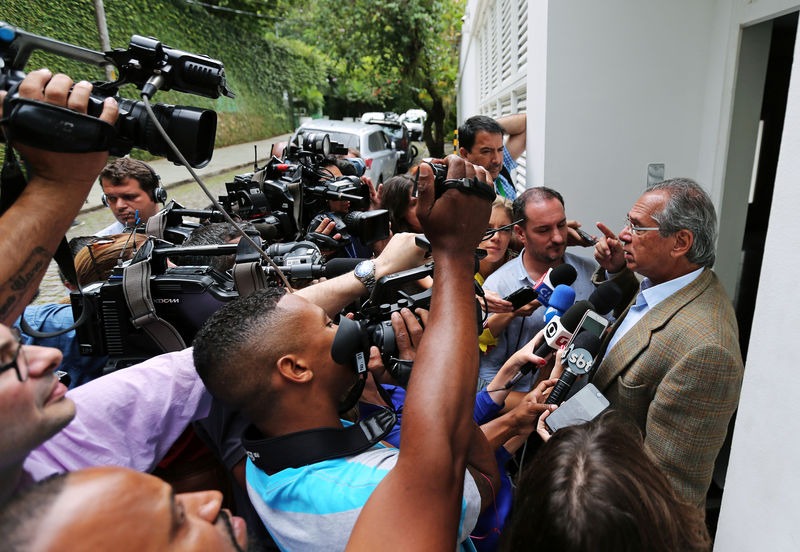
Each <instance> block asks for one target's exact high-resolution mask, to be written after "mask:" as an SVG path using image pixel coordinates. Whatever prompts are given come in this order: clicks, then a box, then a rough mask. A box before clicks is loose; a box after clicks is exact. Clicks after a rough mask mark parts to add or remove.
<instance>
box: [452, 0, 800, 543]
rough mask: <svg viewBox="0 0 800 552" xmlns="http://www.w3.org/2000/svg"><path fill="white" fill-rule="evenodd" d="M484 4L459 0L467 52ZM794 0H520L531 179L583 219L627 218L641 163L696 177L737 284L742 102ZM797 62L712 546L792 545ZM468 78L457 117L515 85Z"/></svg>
mask: <svg viewBox="0 0 800 552" xmlns="http://www.w3.org/2000/svg"><path fill="white" fill-rule="evenodd" d="M494 5H496V3H495V2H494V1H493V0H470V2H469V6H470V8H469V9H470V12H469V14H468V20H469V22H470V24H471V25H472V27H471V31H470V32H471V38H470V40H471V41H473V44H472V46H471V48H472V50H471V52H474V51H475V50H479V49H480V48H479V47H477V46H476V44H475V42H474V41H476V40H477V38H476V37H478V36H481V34H482V31H484V30H485V29H484V27H483V26H484V25H486V24H487V23H486V22H487V21H492V19H491V17H487V16H485V15H483V14H486V13H489V12H491V7H492V6H494ZM798 9H800V2H799V1H798V0H670V1H669V2H666V1H662V0H606V1H604V2H597V1H595V0H554V1H550V0H529V2H528V8H527V29H528V37H527V45H526V63H525V67H523V68H522V70H523V71H525V74H524V75H522V74H518V75H517V76H516V77H515V79H517V78H522V77H524V78H525V80H526V89H527V90H526V92H525V94H526V106H527V112H528V147H527V158H528V167H527V185H529V186H534V185H542V184H544V185H548V186H552V187H554V188H556V189H559V190H560V191H562V192H563V193H564V195H565V198H566V201H567V216H568V217H569V218H576V219H578V220H580V221H581V222H583V223H584V227H587V228H593V223H594V222H595V221H598V220H601V221H604V222H607V223H610V224H611V225H612V227H619V226H621V220H622V217H623V216H624V214H625V213H626V212H627V210H628V209H629V208H630V206H631V205H632V203H633V202H634V201H635V199H636V198H637V197H638V196H639V195H640V193H641V191H642V190H643V189H644V186H645V184H646V175H647V172H646V170H647V164H648V163H665V177H667V178H669V177H675V176H689V177H693V178H695V179H697V180H698V181H699V182H700V183H701V184H702V185H703V186H704V187H705V188H706V189H707V190H708V191H709V193H710V195H711V197H712V199H713V200H714V203H715V205H716V207H717V210H718V213H719V217H720V230H721V232H720V238H719V242H718V252H719V256H718V261H717V266H716V270H717V272H718V273H719V275H720V277H721V279H722V280H723V282H724V284H725V285H726V288H727V289H728V292H729V293H732V292H733V290H734V286H735V284H736V275H737V273H738V269H739V251H740V249H741V243H742V236H743V232H744V214H745V213H746V199H745V198H746V197H747V189H746V187H747V184H749V180H750V172H751V166H752V156H753V153H754V144H755V139H754V134H753V133H755V131H756V128H757V119H756V118H754V116H753V114H752V112H751V113H749V114H748V109H751V108H752V107H753V106H758V105H760V97H759V93H760V92H759V86H761V87H762V88H763V80H762V81H760V82H762V84H761V85H759V84H758V83H759V80H758V79H763V67H762V68H761V69H759V64H760V63H761V61H763V56H764V55H765V53H766V52H767V46H768V44H767V42H768V39H769V34H768V32H764V29H763V28H762V29H758V28H756V27H754V26H755V25H758V24H760V23H762V22H766V21H769V20H770V19H772V18H775V17H778V16H781V15H785V14H786V13H789V12H791V11H796V10H798ZM767 30H768V29H767ZM465 42H469V41H467V40H465ZM798 45H800V40H799V41H798V43H796V48H798ZM462 47H463V44H462ZM518 48H519V46H518ZM742 51H745V52H749V53H748V54H747V55H745V56H744V57H743V59H742V60H741V63H740V52H742ZM798 52H800V50H797V49H796V51H795V67H796V66H797V63H798V61H800V53H798ZM748 56H749V57H748ZM464 61H465V63H469V64H473V66H472V67H470V68H467V67H462V69H461V71H462V75H465V74H468V72H469V71H474V72H477V73H478V74H483V73H484V67H485V66H486V65H488V64H491V63H494V62H495V58H494V57H492V56H490V55H484V57H483V58H481V57H479V56H477V55H473V54H470V57H469V58H468V59H465V60H464ZM489 75H493V73H491V72H490V73H489ZM793 75H794V78H793V80H792V86H791V89H790V97H789V103H788V106H787V107H788V110H787V114H786V120H785V127H784V137H783V142H782V146H781V159H780V164H779V169H778V175H777V177H776V182H775V191H774V196H773V203H772V205H773V206H772V213H771V216H770V226H769V233H768V236H767V243H766V246H765V247H766V249H765V255H764V264H763V267H762V272H761V282H760V286H759V294H758V303H757V305H756V311H755V318H754V321H753V333H752V337H751V343H750V348H749V354H748V362H747V365H746V369H745V382H744V387H743V391H742V398H741V402H740V410H739V413H738V416H737V425H736V430H735V433H734V438H733V449H732V454H731V462H730V468H729V472H728V477H727V481H726V487H725V494H724V497H723V504H722V512H721V518H720V523H719V528H718V533H717V542H716V546H715V550H717V551H728V550H736V551H738V550H742V551H744V550H759V551H760V550H800V526H798V524H797V523H796V520H797V518H798V513H800V476H798V472H797V470H795V469H794V464H795V463H796V462H797V460H798V459H800V439H798V438H796V434H797V431H796V429H797V428H798V423H797V421H796V420H798V418H799V417H800V400H798V397H800V378H798V377H796V376H795V375H794V372H793V371H792V368H793V367H794V362H793V360H794V359H793V358H792V356H791V353H790V351H789V350H787V349H789V348H787V347H784V346H783V344H784V343H791V342H792V340H793V338H796V334H797V330H796V328H798V327H800V320H799V318H800V315H798V312H800V295H798V294H797V293H795V292H793V291H792V290H793V289H794V287H795V286H793V285H792V284H793V282H791V281H789V278H790V277H793V276H795V275H796V274H798V273H799V272H800V266H798V265H800V255H798V253H797V252H796V251H797V236H798V235H800V228H799V227H800V220H798V217H797V209H798V206H800V187H798V185H797V183H798V182H800V178H799V177H800V70H797V69H795V70H794V71H793ZM484 78H486V77H484ZM489 82H490V83H491V82H494V81H489ZM515 83H516V80H515ZM464 87H465V80H464V79H463V78H462V80H461V82H460V90H461V94H460V95H461V97H460V104H459V105H460V112H459V121H462V120H463V119H464V118H466V117H467V116H469V115H472V114H474V113H478V112H482V113H486V114H489V115H495V114H498V111H497V109H496V108H497V99H498V98H500V97H501V96H502V95H503V94H507V93H508V92H509V90H508V87H507V86H505V85H503V84H502V83H497V82H495V83H494V85H493V86H489V87H488V88H486V81H484V88H481V89H480V90H479V93H478V94H471V93H464ZM737 95H738V98H737ZM493 102H494V103H493ZM493 110H494V111H493ZM751 111H752V109H751ZM584 253H585V254H590V251H588V250H584ZM768 347H769V350H767V348H768ZM776 349H777V351H776Z"/></svg>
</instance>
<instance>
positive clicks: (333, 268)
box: [264, 257, 364, 280]
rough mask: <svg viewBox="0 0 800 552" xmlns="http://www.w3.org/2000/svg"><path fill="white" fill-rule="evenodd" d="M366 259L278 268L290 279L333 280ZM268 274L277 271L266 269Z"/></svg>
mask: <svg viewBox="0 0 800 552" xmlns="http://www.w3.org/2000/svg"><path fill="white" fill-rule="evenodd" d="M363 260H364V259H350V258H344V257H343V258H336V259H331V260H329V261H328V262H326V263H325V264H308V263H297V264H292V265H287V266H281V267H278V268H280V269H281V272H283V273H284V274H286V276H287V277H288V278H296V279H298V280H306V279H307V280H311V279H314V278H322V277H325V278H333V277H334V276H341V275H342V274H347V273H348V272H351V271H352V270H354V269H355V267H356V265H357V264H358V263H360V262H361V261H363ZM264 269H265V270H266V271H267V273H268V274H272V272H273V271H274V270H275V269H273V268H272V267H271V266H267V267H264Z"/></svg>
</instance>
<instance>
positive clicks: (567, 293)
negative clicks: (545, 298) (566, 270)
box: [544, 284, 575, 324]
mask: <svg viewBox="0 0 800 552" xmlns="http://www.w3.org/2000/svg"><path fill="white" fill-rule="evenodd" d="M574 302H575V290H574V289H572V288H571V287H569V286H567V285H564V284H558V285H557V286H556V288H555V289H554V290H553V294H552V295H551V296H550V301H549V303H550V306H549V307H547V310H545V311H544V322H545V324H546V323H548V322H550V320H552V319H553V317H554V316H562V315H563V314H564V313H565V312H566V311H567V309H568V308H570V307H571V306H572V304H573V303H574Z"/></svg>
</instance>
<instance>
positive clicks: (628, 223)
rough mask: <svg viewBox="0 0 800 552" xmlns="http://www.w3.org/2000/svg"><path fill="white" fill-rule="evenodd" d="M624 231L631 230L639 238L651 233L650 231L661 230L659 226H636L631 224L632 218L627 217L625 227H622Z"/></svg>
mask: <svg viewBox="0 0 800 552" xmlns="http://www.w3.org/2000/svg"><path fill="white" fill-rule="evenodd" d="M622 228H623V230H624V229H625V228H630V229H631V232H633V233H634V234H636V235H637V236H641V235H642V234H644V233H645V232H649V231H650V230H661V228H659V227H658V226H634V225H633V223H632V222H631V217H629V216H627V215H626V216H625V226H623V227H622Z"/></svg>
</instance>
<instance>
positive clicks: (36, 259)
mask: <svg viewBox="0 0 800 552" xmlns="http://www.w3.org/2000/svg"><path fill="white" fill-rule="evenodd" d="M52 256H53V255H52V254H51V253H50V252H49V251H47V250H46V249H45V248H43V247H38V246H37V247H35V248H34V249H33V251H31V254H30V256H28V258H27V259H26V260H25V262H24V263H23V264H22V266H21V267H20V269H19V270H18V271H17V272H16V273H15V274H13V275H11V277H10V278H9V279H8V280H6V281H5V282H3V283H2V284H1V285H0V301H2V304H0V318H2V319H5V318H6V317H7V316H9V314H10V313H12V312H13V311H14V310H15V309H17V308H18V307H19V303H20V302H21V301H22V300H23V298H24V297H25V295H26V294H25V292H26V290H28V289H30V287H31V285H36V284H38V283H39V281H40V280H41V278H42V275H43V274H44V272H45V271H46V270H47V266H48V265H49V263H50V259H51V258H52ZM15 318H16V316H15Z"/></svg>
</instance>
